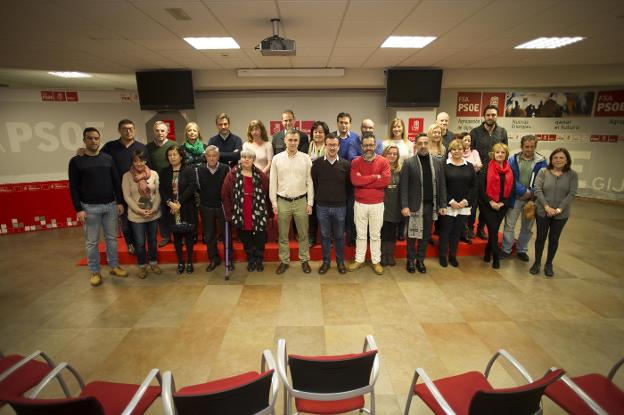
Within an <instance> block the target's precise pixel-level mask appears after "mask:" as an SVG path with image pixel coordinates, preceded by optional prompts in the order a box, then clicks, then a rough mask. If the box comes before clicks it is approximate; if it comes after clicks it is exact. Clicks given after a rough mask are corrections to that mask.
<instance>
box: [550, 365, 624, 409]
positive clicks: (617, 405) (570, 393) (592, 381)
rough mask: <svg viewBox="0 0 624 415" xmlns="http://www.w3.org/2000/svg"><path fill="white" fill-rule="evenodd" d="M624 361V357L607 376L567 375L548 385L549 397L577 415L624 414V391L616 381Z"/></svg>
mask: <svg viewBox="0 0 624 415" xmlns="http://www.w3.org/2000/svg"><path fill="white" fill-rule="evenodd" d="M623 363H624V358H622V359H620V360H619V361H618V362H617V363H616V364H615V365H613V367H612V368H611V370H610V371H609V374H608V375H607V376H606V377H605V376H603V375H599V374H597V373H590V374H588V375H583V376H577V377H574V378H569V377H568V376H566V375H564V376H562V377H561V379H560V380H559V381H557V382H555V383H553V384H552V385H550V386H549V387H548V388H546V396H548V397H549V398H550V399H552V400H553V401H554V402H555V403H556V404H557V405H559V406H560V407H562V408H563V409H565V410H566V411H567V412H568V413H570V414H574V415H580V414H600V415H607V414H624V392H622V389H620V388H618V387H617V385H616V384H615V383H613V377H614V376H615V374H616V372H617V371H618V369H619V368H620V366H622V364H623ZM551 370H554V369H551Z"/></svg>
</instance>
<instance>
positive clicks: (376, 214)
mask: <svg viewBox="0 0 624 415" xmlns="http://www.w3.org/2000/svg"><path fill="white" fill-rule="evenodd" d="M376 146H377V140H376V139H375V136H374V135H373V134H371V133H366V134H364V136H363V137H362V152H363V154H362V155H361V156H359V157H356V158H355V159H354V160H353V161H352V162H351V183H353V187H354V189H355V204H354V207H353V212H354V218H355V228H356V231H357V239H356V241H355V261H353V262H352V263H351V264H350V265H349V271H355V270H357V269H359V268H361V267H363V266H364V258H365V256H366V236H367V230H368V233H369V234H370V252H371V262H372V264H373V271H375V274H377V275H381V274H383V267H382V266H381V227H382V225H383V212H384V195H385V189H386V186H388V184H389V183H390V163H388V160H386V159H385V158H384V157H382V156H380V155H378V154H375V147H376Z"/></svg>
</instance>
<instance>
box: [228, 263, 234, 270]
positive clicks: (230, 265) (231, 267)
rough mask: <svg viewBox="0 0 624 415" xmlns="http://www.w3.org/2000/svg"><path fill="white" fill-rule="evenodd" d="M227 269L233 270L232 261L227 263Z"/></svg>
mask: <svg viewBox="0 0 624 415" xmlns="http://www.w3.org/2000/svg"><path fill="white" fill-rule="evenodd" d="M227 269H228V271H234V263H233V262H230V263H229V264H227Z"/></svg>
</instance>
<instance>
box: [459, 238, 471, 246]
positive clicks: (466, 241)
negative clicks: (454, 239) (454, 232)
mask: <svg viewBox="0 0 624 415" xmlns="http://www.w3.org/2000/svg"><path fill="white" fill-rule="evenodd" d="M459 240H460V241H462V242H463V243H465V244H468V245H472V240H470V239H469V238H468V237H467V236H462V237H461V238H459Z"/></svg>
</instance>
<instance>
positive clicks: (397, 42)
mask: <svg viewBox="0 0 624 415" xmlns="http://www.w3.org/2000/svg"><path fill="white" fill-rule="evenodd" d="M434 40H436V37H435V36H388V38H387V39H386V40H385V41H384V43H383V44H382V45H381V47H382V48H424V47H425V46H427V45H428V44H429V43H431V42H433V41H434Z"/></svg>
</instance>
